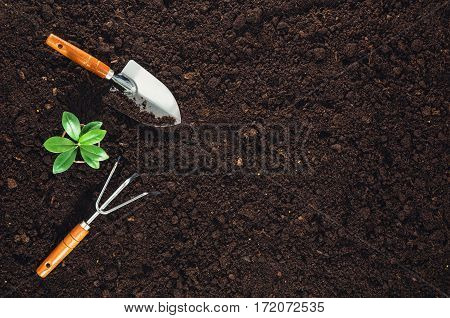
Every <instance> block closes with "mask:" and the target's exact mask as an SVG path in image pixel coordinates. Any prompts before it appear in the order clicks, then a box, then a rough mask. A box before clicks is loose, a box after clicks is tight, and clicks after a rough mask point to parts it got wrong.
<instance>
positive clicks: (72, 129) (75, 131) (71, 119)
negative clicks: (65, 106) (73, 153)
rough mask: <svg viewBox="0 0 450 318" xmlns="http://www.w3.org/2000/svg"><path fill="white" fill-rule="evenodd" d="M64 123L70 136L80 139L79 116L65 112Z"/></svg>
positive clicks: (76, 139)
mask: <svg viewBox="0 0 450 318" xmlns="http://www.w3.org/2000/svg"><path fill="white" fill-rule="evenodd" d="M62 125H63V127H64V130H65V131H66V132H67V134H68V135H69V136H70V138H72V139H73V140H75V141H78V138H80V132H81V126H80V121H79V120H78V118H77V116H75V115H74V114H72V113H69V112H64V113H63V115H62Z"/></svg>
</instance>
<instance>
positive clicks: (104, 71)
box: [46, 34, 181, 126]
mask: <svg viewBox="0 0 450 318" xmlns="http://www.w3.org/2000/svg"><path fill="white" fill-rule="evenodd" d="M46 43H47V45H49V46H50V47H51V48H53V49H55V50H56V51H58V52H59V53H61V54H62V55H64V56H66V57H67V58H69V59H71V60H72V61H73V62H75V63H77V64H79V65H80V66H82V67H84V68H85V69H87V70H88V71H91V72H92V73H94V74H96V75H97V76H99V77H101V78H105V79H108V80H111V81H112V82H113V83H114V86H115V87H117V88H118V89H119V90H120V91H121V92H122V93H124V95H125V96H127V97H128V98H129V99H131V100H132V101H134V102H135V103H136V105H137V106H138V107H139V108H138V109H137V111H145V112H148V113H150V114H152V115H154V116H155V117H156V118H162V117H166V116H169V117H173V118H174V123H173V125H177V124H179V123H181V114H180V109H179V107H178V104H177V101H176V100H175V97H173V95H172V93H171V92H170V90H169V89H168V88H167V87H166V86H165V85H164V84H163V83H161V81H159V80H158V79H157V78H156V77H154V76H153V75H152V74H150V73H149V72H148V71H147V70H146V69H144V68H143V67H142V66H140V65H139V64H138V63H136V62H135V61H133V60H130V61H129V62H128V63H127V65H125V67H124V69H123V70H122V72H120V73H119V74H115V73H114V71H113V70H112V69H111V68H110V67H109V66H108V65H106V64H105V63H103V62H101V61H100V60H98V59H96V58H95V57H93V56H92V55H90V54H89V53H86V52H84V51H83V50H81V49H79V48H77V47H76V46H74V45H73V44H70V43H69V42H66V41H64V40H63V39H61V38H59V37H57V36H56V35H53V34H50V36H49V37H48V38H47V41H46ZM160 126H167V124H165V125H160Z"/></svg>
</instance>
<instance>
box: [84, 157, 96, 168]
mask: <svg viewBox="0 0 450 318" xmlns="http://www.w3.org/2000/svg"><path fill="white" fill-rule="evenodd" d="M83 159H84V162H86V163H87V164H88V166H89V167H91V168H94V169H98V168H100V162H98V161H97V160H93V159H92V157H88V156H84V157H83Z"/></svg>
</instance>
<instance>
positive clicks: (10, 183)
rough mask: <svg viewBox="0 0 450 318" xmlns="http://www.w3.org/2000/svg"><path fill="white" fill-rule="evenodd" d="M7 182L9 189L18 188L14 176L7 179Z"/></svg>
mask: <svg viewBox="0 0 450 318" xmlns="http://www.w3.org/2000/svg"><path fill="white" fill-rule="evenodd" d="M6 182H7V184H8V189H14V188H17V182H16V180H14V179H13V178H8V179H6Z"/></svg>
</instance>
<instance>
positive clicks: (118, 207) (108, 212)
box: [100, 192, 148, 215]
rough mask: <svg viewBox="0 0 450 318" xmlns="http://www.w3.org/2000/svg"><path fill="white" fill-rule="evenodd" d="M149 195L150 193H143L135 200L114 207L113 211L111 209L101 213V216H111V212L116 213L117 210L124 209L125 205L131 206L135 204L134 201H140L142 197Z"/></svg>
mask: <svg viewBox="0 0 450 318" xmlns="http://www.w3.org/2000/svg"><path fill="white" fill-rule="evenodd" d="M147 194H148V192H144V193H141V194H139V195H138V196H135V197H134V198H132V199H130V200H128V201H125V202H124V203H121V204H119V205H117V206H115V207H113V208H112V209H109V210H107V211H101V212H100V213H101V214H105V215H106V214H110V213H111V212H114V211H116V210H118V209H120V208H123V207H124V206H125V205H127V204H130V203H131V202H134V201H136V200H138V199H140V198H142V197H145V196H146V195H147Z"/></svg>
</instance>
